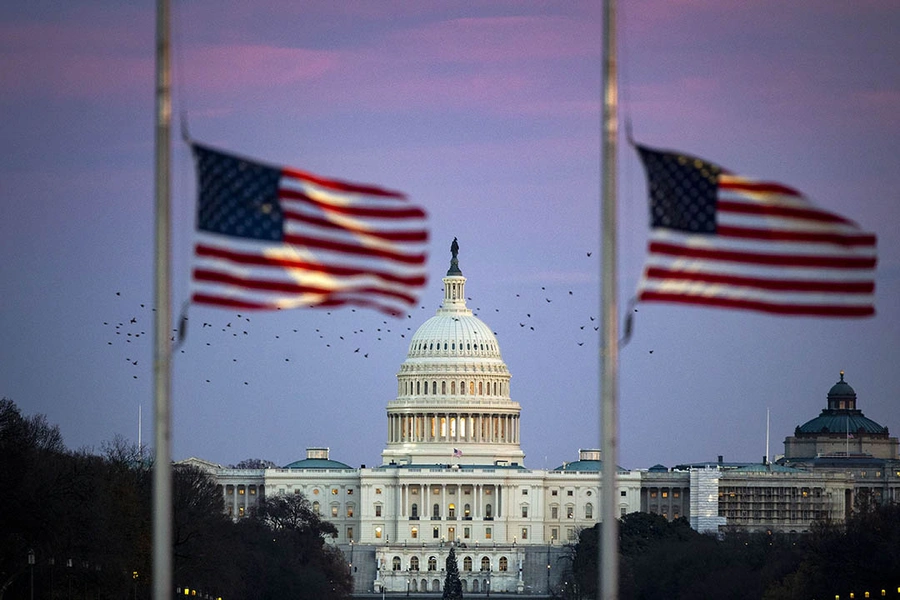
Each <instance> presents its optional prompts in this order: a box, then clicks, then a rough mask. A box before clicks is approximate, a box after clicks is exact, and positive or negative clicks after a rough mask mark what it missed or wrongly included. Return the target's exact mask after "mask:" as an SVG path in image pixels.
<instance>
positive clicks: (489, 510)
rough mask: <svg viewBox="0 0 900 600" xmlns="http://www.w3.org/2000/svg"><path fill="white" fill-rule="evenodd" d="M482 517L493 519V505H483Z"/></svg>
mask: <svg viewBox="0 0 900 600" xmlns="http://www.w3.org/2000/svg"><path fill="white" fill-rule="evenodd" d="M484 518H485V519H493V518H494V512H493V507H492V506H491V505H490V504H485V505H484Z"/></svg>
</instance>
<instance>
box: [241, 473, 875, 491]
mask: <svg viewBox="0 0 900 600" xmlns="http://www.w3.org/2000/svg"><path fill="white" fill-rule="evenodd" d="M865 476H866V472H865V471H863V477H865ZM244 491H245V490H244V488H243V487H239V488H238V496H243V495H244Z"/></svg>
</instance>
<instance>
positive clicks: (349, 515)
mask: <svg viewBox="0 0 900 600" xmlns="http://www.w3.org/2000/svg"><path fill="white" fill-rule="evenodd" d="M352 516H353V505H352V504H348V505H347V517H352Z"/></svg>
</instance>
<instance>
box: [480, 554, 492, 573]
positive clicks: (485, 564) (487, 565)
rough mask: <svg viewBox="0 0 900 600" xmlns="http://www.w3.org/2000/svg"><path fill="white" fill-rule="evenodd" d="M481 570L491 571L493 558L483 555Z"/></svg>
mask: <svg viewBox="0 0 900 600" xmlns="http://www.w3.org/2000/svg"><path fill="white" fill-rule="evenodd" d="M481 570H482V571H490V570H491V559H489V558H488V557H487V556H483V557H482V558H481Z"/></svg>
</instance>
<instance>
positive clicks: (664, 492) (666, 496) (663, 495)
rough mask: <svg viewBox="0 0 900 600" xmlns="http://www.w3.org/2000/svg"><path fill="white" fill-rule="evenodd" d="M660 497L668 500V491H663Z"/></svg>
mask: <svg viewBox="0 0 900 600" xmlns="http://www.w3.org/2000/svg"><path fill="white" fill-rule="evenodd" d="M662 497H663V498H668V497H669V490H663V492H662Z"/></svg>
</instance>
